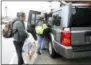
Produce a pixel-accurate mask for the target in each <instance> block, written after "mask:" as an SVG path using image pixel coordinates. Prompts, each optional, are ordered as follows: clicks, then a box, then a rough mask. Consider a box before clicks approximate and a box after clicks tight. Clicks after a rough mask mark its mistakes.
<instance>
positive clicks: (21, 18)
mask: <svg viewBox="0 0 91 65" xmlns="http://www.w3.org/2000/svg"><path fill="white" fill-rule="evenodd" d="M17 17H18V18H19V19H20V20H21V21H25V13H24V12H18V13H17Z"/></svg>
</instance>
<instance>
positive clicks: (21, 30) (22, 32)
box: [13, 20, 27, 42]
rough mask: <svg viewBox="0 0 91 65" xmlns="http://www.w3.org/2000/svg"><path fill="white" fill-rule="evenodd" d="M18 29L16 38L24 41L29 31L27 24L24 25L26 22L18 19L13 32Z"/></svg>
mask: <svg viewBox="0 0 91 65" xmlns="http://www.w3.org/2000/svg"><path fill="white" fill-rule="evenodd" d="M15 31H17V32H16V33H15V34H14V40H16V41H20V42H22V41H24V40H25V38H27V33H26V31H25V26H24V22H22V21H20V20H17V21H16V22H14V24H13V32H15Z"/></svg>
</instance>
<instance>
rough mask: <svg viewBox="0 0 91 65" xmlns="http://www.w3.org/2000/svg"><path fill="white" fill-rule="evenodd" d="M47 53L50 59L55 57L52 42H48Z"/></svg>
mask: <svg viewBox="0 0 91 65" xmlns="http://www.w3.org/2000/svg"><path fill="white" fill-rule="evenodd" d="M48 53H49V56H50V57H52V58H55V57H56V52H55V50H54V48H53V45H52V42H49V45H48Z"/></svg>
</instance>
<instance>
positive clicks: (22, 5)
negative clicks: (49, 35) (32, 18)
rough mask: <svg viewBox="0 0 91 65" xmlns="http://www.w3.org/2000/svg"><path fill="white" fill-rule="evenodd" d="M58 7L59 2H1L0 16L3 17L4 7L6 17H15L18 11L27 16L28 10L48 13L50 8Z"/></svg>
mask: <svg viewBox="0 0 91 65" xmlns="http://www.w3.org/2000/svg"><path fill="white" fill-rule="evenodd" d="M50 5H51V6H52V8H57V7H59V2H52V3H49V2H47V1H2V16H5V15H6V13H5V6H7V15H8V16H9V17H12V18H13V17H15V16H16V13H17V12H19V11H24V12H25V13H26V14H28V12H29V10H37V11H45V12H50V7H49V6H50Z"/></svg>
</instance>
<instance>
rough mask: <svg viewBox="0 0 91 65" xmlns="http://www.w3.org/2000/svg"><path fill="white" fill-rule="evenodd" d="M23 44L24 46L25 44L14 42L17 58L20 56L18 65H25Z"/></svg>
mask: <svg viewBox="0 0 91 65" xmlns="http://www.w3.org/2000/svg"><path fill="white" fill-rule="evenodd" d="M23 44H24V42H18V41H14V46H15V49H16V52H17V56H18V65H22V64H24V61H23V57H22V47H23Z"/></svg>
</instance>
